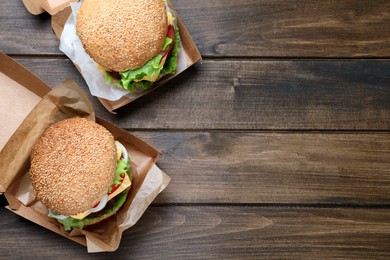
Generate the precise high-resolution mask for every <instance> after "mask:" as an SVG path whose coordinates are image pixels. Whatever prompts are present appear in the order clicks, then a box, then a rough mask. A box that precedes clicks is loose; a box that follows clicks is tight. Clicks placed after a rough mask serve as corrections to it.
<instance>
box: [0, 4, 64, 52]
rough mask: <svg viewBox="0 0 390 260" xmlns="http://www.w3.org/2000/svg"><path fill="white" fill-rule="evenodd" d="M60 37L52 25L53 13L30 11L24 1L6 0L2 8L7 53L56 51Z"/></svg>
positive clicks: (1, 39)
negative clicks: (31, 12) (55, 33)
mask: <svg viewBox="0 0 390 260" xmlns="http://www.w3.org/2000/svg"><path fill="white" fill-rule="evenodd" d="M58 46H59V41H58V40H57V38H56V36H55V35H54V33H53V31H52V28H51V16H50V15H49V14H47V13H44V14H42V15H38V16H35V15H32V14H30V13H29V12H28V11H27V9H26V8H25V6H24V5H23V2H22V1H13V0H2V2H1V8H0V50H1V51H2V52H5V53H7V54H19V55H23V54H29V55H30V54H39V55H46V54H55V55H63V54H62V52H61V51H60V50H59V49H58Z"/></svg>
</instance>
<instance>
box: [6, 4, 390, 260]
mask: <svg viewBox="0 0 390 260" xmlns="http://www.w3.org/2000/svg"><path fill="white" fill-rule="evenodd" d="M172 3H173V4H174V6H175V8H176V10H177V12H178V13H179V14H180V16H181V18H182V19H183V21H184V23H185V25H186V26H187V28H188V30H189V32H190V33H191V35H192V37H193V39H194V41H195V43H196V44H197V46H198V48H199V50H200V52H201V54H202V56H203V62H202V63H201V64H200V63H198V64H196V65H195V66H193V67H191V68H190V69H188V70H187V71H185V72H184V73H182V74H181V75H179V76H178V77H176V78H175V79H174V80H172V81H170V82H169V83H167V84H166V85H164V86H163V87H161V88H159V89H157V90H156V91H154V92H152V93H150V94H149V95H147V96H145V97H143V98H141V99H139V100H137V101H135V102H134V103H131V104H129V105H127V106H125V107H123V108H121V109H119V111H118V114H117V115H112V114H110V113H109V112H107V111H106V110H105V108H104V107H103V106H102V105H101V104H100V103H99V102H98V100H97V99H96V98H94V97H92V96H90V98H91V100H92V102H93V105H94V108H95V111H96V114H97V115H98V116H100V117H102V118H104V119H106V120H108V121H110V122H112V123H115V124H117V125H119V126H120V127H122V128H125V129H126V130H128V131H129V132H132V133H135V134H136V135H137V136H139V137H141V138H142V139H144V140H145V141H147V142H149V143H150V144H152V145H153V146H154V147H156V148H157V149H158V150H159V151H161V153H162V155H161V157H160V159H159V161H158V165H159V167H160V168H162V169H163V170H164V171H166V172H167V173H168V174H169V175H170V176H171V177H172V182H171V183H170V185H169V186H168V188H167V189H166V190H165V191H164V192H163V193H162V194H160V196H159V197H158V199H157V200H156V201H155V202H154V203H153V204H152V205H151V207H150V208H149V209H148V210H147V211H146V213H145V214H144V215H143V217H142V218H141V220H140V221H139V222H138V223H137V224H136V226H134V227H133V228H131V229H130V230H127V231H126V232H125V233H124V235H123V238H122V242H121V246H120V248H119V249H118V250H117V251H116V252H114V253H102V254H92V255H91V254H87V253H86V248H84V247H82V246H80V245H78V244H76V243H74V242H72V241H70V240H67V239H65V238H63V237H61V236H58V235H56V234H54V233H52V232H50V231H48V230H45V229H43V228H41V227H40V226H38V225H35V224H33V223H31V222H29V221H27V220H25V219H22V218H20V217H18V216H17V215H15V214H13V213H11V212H9V211H8V210H6V209H4V208H0V257H4V258H5V259H8V258H10V257H15V258H21V257H24V258H31V259H41V258H42V257H54V258H55V259H62V258H71V259H80V258H89V257H91V258H92V257H93V258H108V257H110V258H112V259H114V257H115V258H116V257H123V258H132V259H193V258H210V259H230V258H237V259H245V258H251V259H258V258H265V259H270V258H275V259H280V258H310V259H313V258H321V259H323V258H353V259H356V258H361V259H367V258H375V259H378V258H383V259H385V258H387V259H389V258H390V61H389V58H390V1H388V0H382V1H381V0H372V1H367V0H346V1H338V0H323V1H299V0H291V1H280V0H257V1H254V0H253V1H251V0H248V1H232V0H224V1H222V0H220V1H219V0H215V1H208V0H198V1H184V0H173V1H172ZM58 43H59V42H58V40H57V38H56V37H55V35H54V33H53V32H52V29H51V25H50V16H49V15H48V14H43V15H39V16H33V15H30V14H29V13H28V12H27V11H26V9H25V8H24V6H23V4H22V1H19V0H2V1H1V4H0V50H1V51H3V52H5V53H6V54H8V55H10V56H11V57H12V58H14V59H15V60H16V61H18V62H19V63H21V64H22V65H24V66H25V67H26V68H28V69H29V70H31V71H32V72H33V73H35V74H36V75H37V76H39V77H40V78H41V79H43V80H44V81H46V82H47V83H48V84H49V85H51V86H55V85H57V84H58V83H60V82H62V81H64V80H65V79H66V78H68V77H71V78H73V79H74V80H76V82H77V83H78V84H79V85H80V86H81V87H82V88H83V89H84V90H85V91H86V92H88V90H87V87H86V84H85V82H84V81H83V79H82V78H81V76H80V75H79V73H78V71H77V70H76V69H75V67H74V66H73V64H72V63H71V62H70V61H69V60H68V59H67V58H66V57H65V56H64V55H63V54H62V53H61V52H60V51H59V49H58ZM88 95H89V93H88ZM0 174H1V173H0ZM5 204H6V202H5V200H4V198H2V205H3V206H4V205H5Z"/></svg>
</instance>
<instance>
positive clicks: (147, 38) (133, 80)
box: [76, 0, 180, 92]
mask: <svg viewBox="0 0 390 260" xmlns="http://www.w3.org/2000/svg"><path fill="white" fill-rule="evenodd" d="M76 33H77V35H78V36H79V38H80V41H81V43H82V45H83V48H84V50H85V51H86V53H87V54H88V55H89V56H90V57H91V58H92V59H93V60H94V61H95V62H96V63H97V64H98V67H99V69H100V70H101V71H102V72H103V73H104V74H105V78H106V82H107V84H111V83H113V84H114V85H115V86H117V87H119V88H122V89H127V90H128V91H130V92H134V91H140V90H144V89H147V88H149V87H150V86H151V85H153V83H154V82H156V81H158V80H159V79H161V78H162V77H164V76H165V75H167V74H172V73H175V72H176V68H177V54H178V52H179V50H180V34H179V29H178V27H177V22H176V18H175V15H174V12H173V11H172V10H171V9H170V8H169V7H168V5H167V3H166V0H132V1H129V0H115V1H114V0H83V2H82V4H81V6H80V9H79V11H78V13H77V16H76Z"/></svg>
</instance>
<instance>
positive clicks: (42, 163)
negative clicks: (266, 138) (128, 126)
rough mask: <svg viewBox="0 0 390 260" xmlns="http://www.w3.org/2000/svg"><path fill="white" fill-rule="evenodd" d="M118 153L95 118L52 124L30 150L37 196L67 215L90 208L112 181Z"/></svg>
mask: <svg viewBox="0 0 390 260" xmlns="http://www.w3.org/2000/svg"><path fill="white" fill-rule="evenodd" d="M116 157H117V154H116V145H115V140H114V137H113V136H112V135H111V133H110V132H108V131H107V130H106V129H105V128H104V127H103V126H101V125H99V124H97V123H95V122H92V121H88V120H86V119H84V118H70V119H65V120H62V121H60V122H58V123H55V124H53V125H51V126H50V127H48V128H47V129H46V131H45V132H44V133H43V135H42V136H41V137H40V138H39V140H38V141H37V143H36V144H35V146H34V147H33V149H32V153H31V168H30V176H31V181H32V185H33V187H34V190H35V194H36V198H37V199H38V200H40V201H41V202H42V203H43V204H44V205H45V206H46V207H48V208H49V209H51V210H53V211H54V212H55V213H57V214H62V215H65V216H70V215H77V214H79V213H82V212H84V211H86V210H89V209H90V208H92V207H93V206H94V205H95V204H96V203H98V202H99V201H100V200H101V199H102V197H103V196H104V195H105V194H106V193H107V189H108V187H110V185H111V184H112V182H113V179H114V176H115V169H116Z"/></svg>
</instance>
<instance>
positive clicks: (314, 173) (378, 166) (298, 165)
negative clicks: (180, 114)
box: [135, 131, 390, 205]
mask: <svg viewBox="0 0 390 260" xmlns="http://www.w3.org/2000/svg"><path fill="white" fill-rule="evenodd" d="M135 134H136V135H138V136H139V137H141V138H142V139H144V140H145V141H147V142H148V143H150V144H151V145H152V146H154V147H156V148H157V149H158V150H160V152H161V153H162V155H161V158H160V159H159V161H158V165H159V167H161V168H162V169H163V170H164V171H165V172H167V173H169V175H170V176H171V177H172V181H171V183H170V185H169V186H168V187H167V189H166V190H165V191H164V192H163V193H162V194H161V196H159V197H158V199H157V202H159V203H233V204H238V203H254V204H261V203H277V204H278V203H281V204H284V203H286V204H290V203H292V204H316V205H321V204H322V205H324V204H325V205H330V204H331V205H365V204H371V205H390V200H389V198H390V188H389V187H390V134H388V133H385V134H318V133H317V134H316V133H314V134H310V133H304V134H302V133H295V134H294V133H245V132H235V133H229V132H179V133H178V132H161V131H160V132H135Z"/></svg>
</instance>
